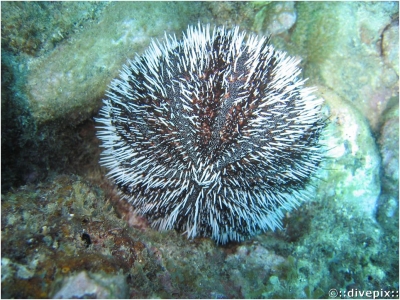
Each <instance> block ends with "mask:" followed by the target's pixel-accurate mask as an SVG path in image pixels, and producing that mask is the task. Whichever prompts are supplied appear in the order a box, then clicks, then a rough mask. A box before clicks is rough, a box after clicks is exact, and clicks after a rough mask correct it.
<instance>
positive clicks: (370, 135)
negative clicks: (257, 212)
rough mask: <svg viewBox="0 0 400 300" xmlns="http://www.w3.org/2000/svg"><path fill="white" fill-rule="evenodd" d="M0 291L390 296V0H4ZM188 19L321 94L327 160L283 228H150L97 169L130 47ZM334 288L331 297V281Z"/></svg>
mask: <svg viewBox="0 0 400 300" xmlns="http://www.w3.org/2000/svg"><path fill="white" fill-rule="evenodd" d="M1 10H2V21H1V30H2V44H1V47H2V98H1V100H2V101H1V105H2V106H1V113H2V116H1V121H2V126H1V130H2V136H1V138H2V151H1V153H2V160H1V163H2V169H1V170H2V171H1V172H2V174H1V175H2V176H1V179H2V197H1V214H2V216H1V230H2V231H1V232H2V234H1V257H2V261H1V276H2V278H1V282H2V284H1V293H2V298H49V297H50V298H51V297H53V298H328V297H334V296H337V297H350V296H351V297H358V298H363V297H367V296H366V294H362V293H366V292H368V291H370V292H371V293H372V292H374V291H375V292H379V293H380V294H376V295H377V296H378V297H379V298H398V289H399V252H398V249H399V246H398V228H399V222H398V220H399V210H398V204H399V183H398V175H399V162H398V160H399V114H398V107H399V95H398V79H399V61H398V57H399V53H398V49H399V37H398V36H399V18H398V16H399V12H398V3H397V2H215V3H213V2H162V3H161V2H99V3H97V2H2V3H1ZM198 22H201V23H210V24H212V25H221V24H222V25H225V26H232V25H239V26H240V28H241V29H243V30H246V31H247V32H254V33H256V34H261V35H271V41H272V43H273V44H274V45H275V47H276V48H278V49H281V50H285V51H287V52H288V53H289V54H290V55H293V56H296V57H299V58H301V59H302V67H303V74H304V76H305V77H308V78H309V80H308V81H307V85H309V86H316V87H317V88H318V91H317V92H316V93H317V94H318V96H319V97H322V98H324V99H325V106H324V114H326V116H327V118H329V122H328V126H327V127H326V129H325V133H324V141H323V142H324V144H325V145H326V149H327V159H326V161H325V162H324V163H323V165H322V167H321V169H320V171H319V173H318V174H316V178H315V180H314V181H313V182H312V185H313V186H314V190H313V193H312V195H311V197H310V199H308V200H307V201H306V202H305V203H303V204H302V205H301V206H300V207H299V208H298V209H297V210H293V211H291V212H287V213H286V217H285V219H284V230H281V231H276V232H267V233H265V234H262V235H258V236H255V237H252V238H250V239H249V240H247V241H245V242H242V243H230V244H227V245H224V246H218V245H216V244H215V243H214V242H213V241H212V240H210V239H207V238H196V239H193V240H188V239H187V238H186V237H185V236H184V235H181V234H180V233H179V232H175V231H167V232H157V231H154V230H152V229H151V228H149V226H148V224H147V222H146V220H145V219H143V218H140V217H139V216H136V215H135V214H134V213H133V210H132V207H130V205H129V204H127V203H125V202H123V201H120V200H119V197H118V194H117V190H116V188H115V186H114V185H113V183H112V182H111V181H109V180H108V179H107V178H106V176H105V174H106V172H107V171H106V170H105V169H104V168H102V167H100V166H99V164H98V161H99V154H100V151H101V150H100V148H99V141H98V139H97V138H96V135H95V122H94V119H93V118H94V117H95V116H96V114H97V113H98V110H99V108H100V107H101V105H102V102H101V99H102V97H103V95H104V92H105V90H106V88H107V85H108V84H109V82H110V81H111V79H112V78H114V77H116V76H117V75H118V72H119V71H118V70H119V69H120V68H121V66H122V64H124V63H125V62H126V60H127V59H128V58H132V57H133V56H134V55H135V53H139V54H140V53H142V52H143V51H144V50H145V49H146V47H147V46H148V45H149V43H150V41H151V39H152V38H160V39H162V38H163V36H164V31H166V32H167V33H168V34H171V33H175V34H177V36H180V35H181V32H182V31H183V30H185V29H186V28H187V26H188V25H189V24H190V25H196V24H198ZM335 292H337V294H335Z"/></svg>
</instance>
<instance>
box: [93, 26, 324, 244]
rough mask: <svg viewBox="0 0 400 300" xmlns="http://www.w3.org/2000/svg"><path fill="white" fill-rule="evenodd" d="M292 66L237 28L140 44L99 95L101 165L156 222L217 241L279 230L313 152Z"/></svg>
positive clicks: (308, 116)
mask: <svg viewBox="0 0 400 300" xmlns="http://www.w3.org/2000/svg"><path fill="white" fill-rule="evenodd" d="M298 63H299V62H298V60H296V59H295V58H293V57H289V56H287V55H286V54H285V53H284V52H281V51H277V50H275V49H274V47H273V46H272V45H270V43H269V39H267V38H264V37H261V38H260V37H257V36H249V37H248V38H247V39H246V34H245V33H243V32H239V29H238V27H235V28H233V29H232V30H227V29H224V28H223V27H217V28H214V29H213V30H212V31H211V30H210V28H209V26H201V25H199V26H198V28H195V27H190V26H189V28H188V30H187V33H186V35H185V34H184V37H183V39H182V40H181V41H178V40H177V39H176V37H175V36H169V37H167V36H166V38H165V42H164V43H160V42H152V44H151V45H150V48H149V49H148V50H147V52H145V53H144V55H143V56H141V57H136V58H135V59H134V60H133V61H129V62H128V65H125V66H123V69H122V71H121V72H120V77H119V78H118V79H114V80H113V81H112V82H111V86H110V89H109V91H108V92H107V93H106V99H105V100H104V106H103V108H102V109H101V111H100V118H98V119H97V121H98V122H99V123H101V125H99V126H98V127H97V128H98V137H99V138H100V140H101V141H102V144H103V147H104V148H105V150H104V151H103V153H102V158H101V164H102V165H104V166H106V167H107V168H108V169H109V170H110V171H109V173H108V176H109V177H111V178H112V179H113V180H114V181H115V182H116V183H117V184H118V186H119V188H120V191H121V195H122V197H123V198H125V199H126V200H127V201H129V202H130V203H132V205H133V206H134V208H135V211H136V212H138V213H139V214H140V215H143V216H145V217H147V219H148V220H149V221H150V223H151V224H152V226H153V227H155V228H157V229H160V230H167V229H172V228H175V229H177V230H180V231H183V232H185V233H186V234H187V236H188V237H189V238H193V237H196V236H209V237H212V238H213V239H214V240H216V241H217V242H219V243H226V242H228V241H231V240H233V241H240V240H243V239H244V238H246V237H248V236H251V235H254V234H257V233H259V232H263V231H265V230H267V229H272V230H274V229H275V228H281V226H282V225H281V219H282V217H283V212H282V210H283V209H285V210H290V209H291V208H293V207H295V206H296V205H297V204H298V202H299V200H301V199H302V198H304V195H305V191H306V190H307V187H308V183H309V181H310V178H311V177H312V176H313V174H314V173H315V171H316V169H317V168H318V166H319V164H320V162H321V158H322V155H321V151H320V150H319V149H320V148H319V139H320V135H321V131H322V128H323V126H324V121H323V119H322V116H321V112H320V110H321V105H322V100H321V99H317V98H316V97H315V96H313V95H312V92H313V89H312V88H306V87H304V82H305V80H302V79H300V78H299V75H300V72H301V71H300V69H299V68H298Z"/></svg>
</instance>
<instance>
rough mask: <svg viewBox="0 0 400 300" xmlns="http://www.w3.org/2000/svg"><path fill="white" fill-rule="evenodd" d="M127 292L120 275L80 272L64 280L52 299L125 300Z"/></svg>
mask: <svg viewBox="0 0 400 300" xmlns="http://www.w3.org/2000/svg"><path fill="white" fill-rule="evenodd" d="M127 291H128V286H127V284H126V279H125V278H124V276H122V275H114V276H110V275H104V274H90V273H87V272H86V271H82V272H80V273H78V274H76V275H73V276H69V277H68V278H66V279H65V280H64V281H63V284H62V287H61V288H60V290H59V291H58V292H56V293H55V294H54V296H53V299H72V298H73V299H110V298H111V299H120V298H127V296H128V294H127Z"/></svg>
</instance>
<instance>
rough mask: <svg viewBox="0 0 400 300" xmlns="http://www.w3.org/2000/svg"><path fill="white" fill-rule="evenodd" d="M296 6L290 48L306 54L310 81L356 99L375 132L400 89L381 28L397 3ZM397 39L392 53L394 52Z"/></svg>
mask: <svg viewBox="0 0 400 300" xmlns="http://www.w3.org/2000/svg"><path fill="white" fill-rule="evenodd" d="M296 9H297V22H296V26H295V27H294V30H293V34H292V35H291V37H290V41H291V43H287V47H288V51H289V53H294V54H297V55H300V56H301V57H302V58H303V61H304V63H305V68H304V70H305V74H306V76H307V77H309V78H310V84H317V83H319V84H322V85H324V86H326V87H328V88H331V89H332V90H334V91H335V93H336V94H338V95H339V96H340V97H341V98H342V99H343V100H346V101H349V102H352V103H353V104H354V106H355V107H356V109H357V110H359V111H360V112H361V113H362V114H363V115H364V116H365V117H366V119H367V120H368V122H369V123H370V126H371V127H372V131H373V132H374V133H376V132H377V130H378V127H379V123H380V118H381V115H382V113H383V111H384V110H385V109H386V107H387V103H388V101H389V100H390V98H391V97H392V96H394V95H397V94H398V75H396V70H395V67H394V64H393V65H392V64H385V63H384V61H385V60H387V59H386V58H385V57H384V56H382V53H381V51H382V50H381V35H382V32H383V31H384V29H385V28H386V27H387V26H388V25H390V24H391V23H392V19H394V18H395V17H396V15H397V16H398V3H397V2H298V3H297V4H296ZM393 30H394V29H393ZM389 35H390V36H391V34H389V32H388V33H387V35H386V37H389ZM384 41H385V39H384ZM386 43H387V42H386ZM395 45H396V42H394V43H393V45H392V46H390V47H389V48H390V49H392V50H390V51H388V53H389V52H390V53H392V52H393V54H394V53H395V49H396V46H395ZM397 74H398V73H397Z"/></svg>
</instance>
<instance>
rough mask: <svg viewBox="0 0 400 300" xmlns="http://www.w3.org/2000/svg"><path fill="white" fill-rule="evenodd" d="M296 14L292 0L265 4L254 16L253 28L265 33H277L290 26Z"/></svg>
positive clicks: (293, 22) (294, 21) (294, 20)
mask: <svg viewBox="0 0 400 300" xmlns="http://www.w3.org/2000/svg"><path fill="white" fill-rule="evenodd" d="M296 19H297V14H296V9H295V4H294V2H293V1H287V2H271V3H268V4H266V5H265V6H264V7H263V8H262V9H261V10H260V11H259V12H257V14H256V15H255V17H254V24H253V30H255V31H256V32H258V33H260V34H261V33H262V34H265V35H277V34H280V33H282V32H285V31H287V30H289V29H290V28H292V26H293V25H294V24H295V23H296Z"/></svg>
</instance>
